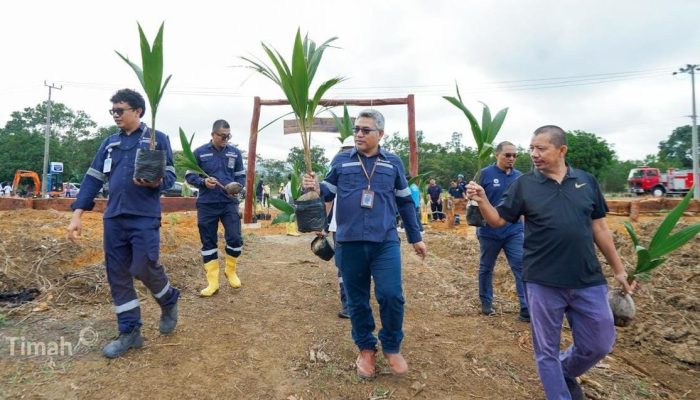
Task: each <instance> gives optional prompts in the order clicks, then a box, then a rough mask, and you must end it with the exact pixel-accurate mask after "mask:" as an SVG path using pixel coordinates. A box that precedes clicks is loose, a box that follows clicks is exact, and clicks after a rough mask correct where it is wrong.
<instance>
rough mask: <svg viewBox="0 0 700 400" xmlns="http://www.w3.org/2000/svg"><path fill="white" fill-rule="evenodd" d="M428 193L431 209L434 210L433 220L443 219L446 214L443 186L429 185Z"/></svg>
mask: <svg viewBox="0 0 700 400" xmlns="http://www.w3.org/2000/svg"><path fill="white" fill-rule="evenodd" d="M428 195H429V196H430V211H432V212H433V221H437V220H438V219H439V220H440V221H443V220H444V219H445V214H443V212H442V199H441V198H440V197H441V195H442V188H441V187H440V185H435V186H430V185H429V186H428Z"/></svg>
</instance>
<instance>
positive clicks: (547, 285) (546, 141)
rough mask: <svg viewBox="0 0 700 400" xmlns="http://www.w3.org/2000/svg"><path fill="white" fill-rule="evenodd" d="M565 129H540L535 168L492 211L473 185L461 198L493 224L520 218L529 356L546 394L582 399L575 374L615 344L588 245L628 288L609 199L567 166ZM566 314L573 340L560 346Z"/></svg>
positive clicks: (597, 266) (533, 155)
mask: <svg viewBox="0 0 700 400" xmlns="http://www.w3.org/2000/svg"><path fill="white" fill-rule="evenodd" d="M567 149H568V147H567V142H566V133H565V132H564V131H563V130H562V129H561V128H559V127H558V126H554V125H546V126H543V127H541V128H538V129H537V130H536V131H535V133H534V134H533V136H532V140H531V142H530V156H531V158H532V161H533V163H534V166H535V168H534V170H533V171H531V172H528V173H526V174H524V175H522V176H521V177H520V178H518V179H517V180H516V181H515V182H513V183H512V184H511V185H510V187H508V189H506V191H505V193H504V194H503V196H502V197H501V199H500V200H499V201H498V203H497V204H496V207H495V208H494V207H493V206H492V205H491V204H490V203H489V199H488V197H487V196H486V194H485V192H484V188H483V187H481V186H479V185H478V184H476V183H475V182H469V184H468V185H467V195H468V197H469V198H470V199H472V200H474V201H476V202H477V203H478V204H479V207H480V209H481V212H482V214H483V216H484V217H485V219H486V221H487V222H488V224H489V225H491V226H492V227H501V226H503V225H505V224H506V223H507V222H510V223H515V222H516V221H518V219H519V218H520V217H521V216H525V245H524V256H523V281H524V283H525V292H526V294H527V303H528V306H529V309H530V317H531V330H532V341H533V347H534V350H535V361H536V364H537V372H538V373H539V376H540V380H541V381H542V386H543V387H544V392H545V395H546V397H547V399H557V400H559V399H583V398H584V397H583V391H582V389H581V387H580V386H579V384H578V382H577V380H576V377H578V376H580V375H581V374H583V373H585V372H586V371H588V369H590V368H591V367H593V366H594V365H595V364H596V363H597V362H598V361H600V360H601V359H603V358H604V357H605V356H606V355H607V354H608V353H609V352H610V351H611V350H612V346H613V344H614V343H615V326H614V325H613V316H612V312H611V310H610V306H609V304H608V299H607V292H608V287H607V284H606V280H605V275H604V274H603V271H602V269H601V266H600V264H599V263H598V260H597V257H596V252H595V247H594V244H595V245H596V246H597V247H598V249H599V250H600V251H601V253H602V254H603V256H605V259H606V260H607V261H608V263H609V264H610V266H611V268H612V271H613V275H614V277H615V280H616V281H618V282H619V283H620V285H621V286H622V288H623V290H625V291H626V292H628V293H631V292H632V291H633V289H634V286H635V285H634V284H633V285H632V286H630V285H629V284H628V283H627V273H626V272H625V269H624V267H623V265H622V261H621V260H620V257H619V256H618V254H617V251H616V250H615V245H614V243H613V240H612V235H611V234H610V231H609V230H608V226H607V224H606V222H605V218H604V217H605V214H606V213H607V211H608V207H607V204H606V203H605V199H604V198H603V194H602V193H601V191H600V188H599V186H598V182H597V181H596V180H595V178H594V177H593V176H592V175H590V174H588V173H586V172H584V171H581V170H578V169H574V168H572V167H570V166H569V165H567V164H566V161H565V156H566V152H567ZM564 315H566V317H567V319H568V321H569V326H570V327H571V332H572V336H573V341H574V343H573V345H571V346H570V347H569V348H568V349H566V350H564V351H561V352H560V351H559V343H560V337H561V327H562V322H563V318H564Z"/></svg>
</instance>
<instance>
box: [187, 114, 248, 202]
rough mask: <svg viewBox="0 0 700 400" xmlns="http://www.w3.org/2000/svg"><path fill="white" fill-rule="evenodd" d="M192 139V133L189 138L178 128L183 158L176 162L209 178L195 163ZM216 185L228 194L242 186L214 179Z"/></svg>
mask: <svg viewBox="0 0 700 400" xmlns="http://www.w3.org/2000/svg"><path fill="white" fill-rule="evenodd" d="M193 139H194V133H193V134H192V135H191V136H190V138H189V140H188V139H187V135H185V131H183V130H182V128H180V144H181V145H182V154H183V156H184V157H183V158H182V159H181V160H180V161H179V162H178V166H179V167H183V168H187V169H188V170H190V171H193V172H196V173H198V174H200V175H202V176H204V177H205V178H210V176H209V175H208V174H207V173H206V172H204V170H203V169H202V168H201V167H200V166H199V164H197V159H196V158H195V156H194V153H193V152H192V140H193ZM216 185H217V186H219V187H220V188H221V189H223V190H224V192H226V194H228V195H229V196H235V195H237V194H238V193H240V192H241V190H242V189H243V186H241V184H240V183H238V182H231V183H228V184H227V185H226V186H224V185H223V184H221V182H219V181H216Z"/></svg>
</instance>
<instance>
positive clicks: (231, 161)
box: [228, 157, 236, 168]
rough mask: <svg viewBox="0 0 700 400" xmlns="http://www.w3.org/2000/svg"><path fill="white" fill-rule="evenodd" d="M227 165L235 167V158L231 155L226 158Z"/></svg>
mask: <svg viewBox="0 0 700 400" xmlns="http://www.w3.org/2000/svg"><path fill="white" fill-rule="evenodd" d="M228 167H229V168H235V167H236V159H235V158H233V157H229V158H228Z"/></svg>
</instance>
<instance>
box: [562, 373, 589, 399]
mask: <svg viewBox="0 0 700 400" xmlns="http://www.w3.org/2000/svg"><path fill="white" fill-rule="evenodd" d="M564 382H566V387H567V388H568V389H569V394H570V395H571V400H585V399H586V397H585V396H584V395H583V389H581V385H579V384H578V381H576V378H569V377H567V376H565V377H564Z"/></svg>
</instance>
